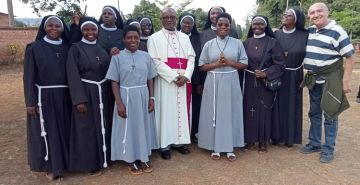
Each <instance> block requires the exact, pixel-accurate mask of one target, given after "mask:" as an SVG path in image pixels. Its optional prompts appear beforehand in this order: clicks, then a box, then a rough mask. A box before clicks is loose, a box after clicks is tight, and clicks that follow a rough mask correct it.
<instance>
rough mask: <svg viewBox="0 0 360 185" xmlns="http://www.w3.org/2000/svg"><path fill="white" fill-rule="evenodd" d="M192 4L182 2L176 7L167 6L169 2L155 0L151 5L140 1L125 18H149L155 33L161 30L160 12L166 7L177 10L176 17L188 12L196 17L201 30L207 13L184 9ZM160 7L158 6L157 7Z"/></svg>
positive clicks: (199, 9) (185, 1)
mask: <svg viewBox="0 0 360 185" xmlns="http://www.w3.org/2000/svg"><path fill="white" fill-rule="evenodd" d="M191 2H192V0H184V1H183V2H182V3H180V4H178V5H174V4H169V1H167V0H166V1H159V0H156V1H155V3H151V2H150V1H149V0H141V1H140V3H139V5H135V8H134V11H133V13H131V14H128V15H127V16H126V18H138V17H140V16H143V15H147V16H150V17H151V19H152V20H153V26H154V29H155V31H157V30H160V29H161V27H162V26H161V21H160V11H161V9H164V8H166V7H174V9H175V10H177V16H178V17H179V15H180V14H181V13H183V12H190V13H192V14H194V15H195V17H196V19H197V20H196V24H197V25H198V28H202V27H203V26H204V25H205V20H206V16H207V13H206V12H204V11H203V10H202V9H201V8H197V9H188V10H186V7H187V6H188V5H189V4H190V3H191ZM157 4H158V5H159V6H160V7H159V6H158V5H157Z"/></svg>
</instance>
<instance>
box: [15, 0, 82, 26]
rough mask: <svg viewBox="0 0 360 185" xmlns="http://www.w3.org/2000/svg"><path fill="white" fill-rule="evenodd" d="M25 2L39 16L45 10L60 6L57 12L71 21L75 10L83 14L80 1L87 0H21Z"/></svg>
mask: <svg viewBox="0 0 360 185" xmlns="http://www.w3.org/2000/svg"><path fill="white" fill-rule="evenodd" d="M21 1H22V2H23V3H25V4H30V6H31V8H32V9H33V10H34V13H36V14H37V15H38V16H39V17H40V16H41V14H42V13H43V12H52V11H54V10H55V9H58V8H60V10H59V11H58V12H57V13H56V14H57V15H59V16H61V17H63V18H64V20H65V22H66V23H70V22H71V17H72V15H73V14H74V13H75V12H79V13H80V14H83V12H82V10H81V7H80V3H81V2H85V1H86V0H21Z"/></svg>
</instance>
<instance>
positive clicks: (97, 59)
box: [95, 56, 101, 64]
mask: <svg viewBox="0 0 360 185" xmlns="http://www.w3.org/2000/svg"><path fill="white" fill-rule="evenodd" d="M95 58H96V61H97V62H98V63H99V64H101V61H100V57H99V56H96V57H95Z"/></svg>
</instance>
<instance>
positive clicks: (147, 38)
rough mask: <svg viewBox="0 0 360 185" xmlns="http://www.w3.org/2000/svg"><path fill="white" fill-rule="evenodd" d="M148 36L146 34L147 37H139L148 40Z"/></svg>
mask: <svg viewBox="0 0 360 185" xmlns="http://www.w3.org/2000/svg"><path fill="white" fill-rule="evenodd" d="M149 37H150V36H147V37H143V36H141V37H140V39H142V40H148V39H149Z"/></svg>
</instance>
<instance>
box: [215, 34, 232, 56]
mask: <svg viewBox="0 0 360 185" xmlns="http://www.w3.org/2000/svg"><path fill="white" fill-rule="evenodd" d="M229 39H230V37H228V38H227V40H226V42H225V45H224V47H223V49H222V50H221V48H220V45H219V43H218V38H217V37H216V45H217V47H218V48H219V51H220V53H221V54H224V50H225V48H226V46H227V44H228V42H229Z"/></svg>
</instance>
